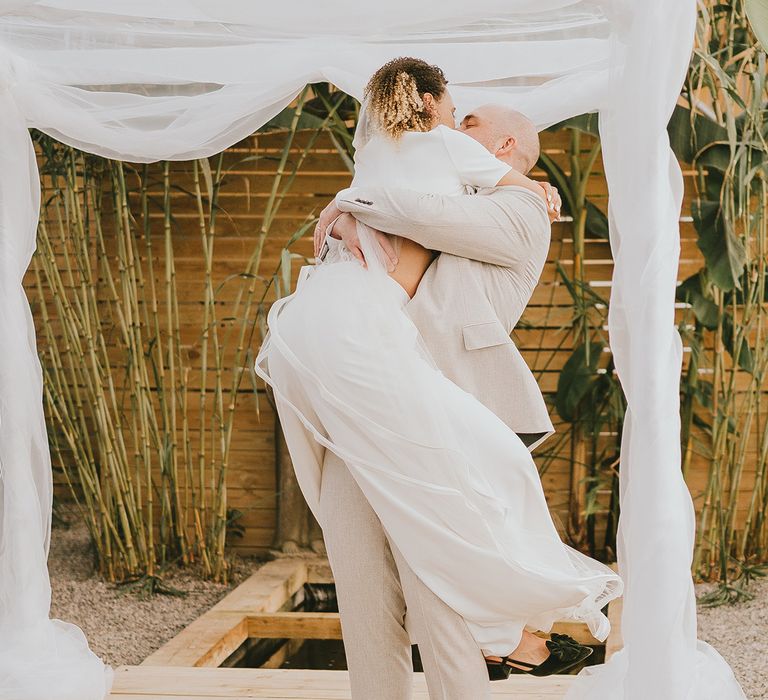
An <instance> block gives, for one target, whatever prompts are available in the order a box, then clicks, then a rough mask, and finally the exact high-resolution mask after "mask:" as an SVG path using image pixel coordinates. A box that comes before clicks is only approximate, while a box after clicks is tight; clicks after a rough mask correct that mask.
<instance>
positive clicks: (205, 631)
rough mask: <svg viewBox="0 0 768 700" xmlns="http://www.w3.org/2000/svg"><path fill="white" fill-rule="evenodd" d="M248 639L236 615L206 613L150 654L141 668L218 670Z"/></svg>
mask: <svg viewBox="0 0 768 700" xmlns="http://www.w3.org/2000/svg"><path fill="white" fill-rule="evenodd" d="M246 639H248V623H247V621H246V619H245V618H244V617H243V616H242V614H240V613H226V612H225V613H210V612H209V613H206V614H205V615H203V616H202V617H199V618H197V620H195V621H194V622H192V623H191V624H189V625H188V626H187V627H185V628H184V629H183V630H182V631H181V632H179V634H177V635H176V636H175V637H174V638H173V639H171V640H170V641H169V642H168V643H166V644H164V645H163V646H162V647H160V648H159V649H158V650H157V651H155V652H154V653H152V654H150V655H149V656H148V657H147V658H146V659H144V661H142V662H141V665H142V666H219V665H220V664H221V663H222V662H223V661H224V659H226V658H227V657H228V656H229V655H230V654H231V653H232V652H233V651H234V650H235V649H237V648H238V647H239V646H240V645H241V644H242V643H243V642H244V641H245V640H246Z"/></svg>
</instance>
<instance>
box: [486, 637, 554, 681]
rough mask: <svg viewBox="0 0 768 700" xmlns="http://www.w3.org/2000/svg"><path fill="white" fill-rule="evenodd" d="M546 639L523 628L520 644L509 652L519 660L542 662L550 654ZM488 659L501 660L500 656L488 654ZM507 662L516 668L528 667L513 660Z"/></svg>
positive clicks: (534, 662) (525, 669)
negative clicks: (512, 661) (514, 662)
mask: <svg viewBox="0 0 768 700" xmlns="http://www.w3.org/2000/svg"><path fill="white" fill-rule="evenodd" d="M546 641H547V640H546V639H542V638H541V637H537V636H536V635H535V634H533V633H532V632H529V631H528V630H523V636H522V638H521V639H520V644H518V645H517V647H516V648H515V650H514V651H513V652H511V653H510V654H509V656H511V657H512V658H513V659H517V660H518V661H527V662H528V663H531V664H536V665H538V664H540V663H542V662H544V661H545V660H546V658H547V657H548V656H549V649H548V648H547V645H546ZM485 658H486V659H488V660H489V661H501V657H500V656H486V657H485ZM507 663H508V664H509V665H510V666H515V667H516V668H520V669H522V670H524V671H527V670H528V668H527V667H523V666H518V665H517V664H513V663H511V661H507Z"/></svg>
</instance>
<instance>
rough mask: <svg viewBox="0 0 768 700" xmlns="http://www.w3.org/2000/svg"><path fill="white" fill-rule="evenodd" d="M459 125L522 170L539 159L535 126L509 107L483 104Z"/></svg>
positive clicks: (524, 170) (525, 169)
mask: <svg viewBox="0 0 768 700" xmlns="http://www.w3.org/2000/svg"><path fill="white" fill-rule="evenodd" d="M459 129H460V130H461V131H464V132H465V133H467V134H469V135H470V136H471V137H472V138H474V139H475V140H476V141H478V142H480V143H481V144H483V146H485V147H486V148H487V149H488V150H489V151H490V152H491V153H493V154H494V155H495V156H496V157H497V158H499V159H501V160H503V161H505V162H507V163H509V164H510V165H511V166H512V167H513V168H514V169H515V170H518V171H519V172H521V173H527V172H528V171H530V170H531V168H533V166H534V165H536V161H537V160H538V159H539V133H538V131H537V130H536V126H535V125H534V123H533V122H532V121H531V120H530V119H528V117H526V116H525V115H524V114H521V113H520V112H518V111H516V110H514V109H510V108H509V107H503V106H502V105H493V104H489V105H481V106H480V107H477V108H476V109H473V110H472V111H471V112H470V113H469V114H468V115H467V116H466V117H464V119H462V121H461V126H460V127H459Z"/></svg>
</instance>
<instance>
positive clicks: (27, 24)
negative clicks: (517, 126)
mask: <svg viewBox="0 0 768 700" xmlns="http://www.w3.org/2000/svg"><path fill="white" fill-rule="evenodd" d="M694 19H695V2H694V0H677V2H674V3H670V2H665V1H664V0H643V2H632V1H631V0H475V2H473V3H466V2H464V0H441V1H440V2H439V3H438V2H434V3H433V2H429V3H426V2H425V3H414V2H412V0H390V2H388V3H379V4H375V5H370V4H363V3H360V2H351V0H333V1H330V2H325V3H317V2H314V1H312V2H310V0H289V1H288V2H283V3H271V4H268V5H265V4H264V3H252V2H248V1H247V0H217V2H215V3H214V2H209V1H208V0H110V2H108V3H107V2H103V0H47V1H46V0H40V1H37V2H36V1H34V0H10V1H9V0H6V1H5V2H3V3H2V4H0V113H2V121H1V122H0V507H1V508H2V510H1V511H0V697H1V698H3V699H6V698H13V699H14V700H43V698H44V699H45V700H97V699H98V698H100V697H102V696H103V695H104V694H105V692H106V689H107V688H108V686H109V683H110V679H111V676H110V673H109V669H105V668H104V666H103V665H102V664H101V662H100V661H99V660H98V659H97V658H96V657H95V656H94V655H93V654H92V653H90V651H89V650H88V648H87V644H86V642H85V640H84V638H83V636H82V633H80V632H79V630H77V628H74V627H72V626H68V625H66V624H64V623H60V622H58V621H49V620H48V612H49V604H50V588H49V585H48V578H47V570H46V567H45V559H46V553H47V547H48V536H49V530H50V505H51V476H50V456H49V453H48V446H47V437H46V429H45V424H44V420H43V408H42V383H41V372H40V365H39V361H38V359H37V355H36V350H35V338H34V327H33V323H32V318H31V315H30V311H29V306H28V303H27V301H26V299H25V297H24V294H23V290H22V287H21V280H22V277H23V274H24V271H25V270H26V268H27V266H28V264H29V259H30V255H31V254H32V251H33V250H34V245H35V225H36V220H37V213H38V212H37V209H38V194H37V189H38V182H37V177H38V176H37V168H36V164H35V161H34V157H33V153H32V149H31V143H30V140H29V136H28V134H27V131H26V129H27V127H36V128H38V129H40V130H42V131H44V132H46V133H48V134H50V135H52V136H54V137H56V138H58V139H60V140H61V141H64V142H65V143H68V144H71V145H73V146H76V147H78V148H82V149H84V150H86V151H90V152H92V153H96V154H100V155H103V156H108V157H114V158H122V159H126V160H131V161H139V162H148V161H154V160H158V159H190V158H198V157H205V156H209V155H212V154H214V153H216V152H218V151H221V150H222V149H224V148H226V147H227V146H229V145H231V144H233V143H234V142H236V141H238V140H239V139H241V138H243V137H245V136H247V135H248V134H249V133H251V132H252V131H253V130H255V129H256V128H257V127H259V126H260V125H261V124H263V123H264V122H265V121H267V120H268V119H269V118H270V117H272V116H274V115H275V114H277V113H278V112H279V111H280V109H282V108H283V107H284V106H285V105H287V104H288V103H289V102H290V101H291V100H292V99H293V98H294V97H295V96H296V95H297V94H298V92H299V91H300V90H301V89H302V87H303V86H304V85H305V84H306V83H308V82H319V81H330V82H332V83H334V84H335V85H337V86H338V87H340V88H341V89H343V90H345V91H347V92H349V93H350V94H352V95H355V96H356V97H360V96H361V93H362V88H363V86H364V84H365V82H366V80H367V78H368V77H369V75H370V74H371V73H372V72H373V71H374V70H375V69H376V68H377V67H378V66H379V65H381V64H382V63H383V62H384V61H386V60H388V59H389V58H391V57H393V56H397V55H413V56H419V57H422V58H425V59H427V60H430V61H432V62H434V63H437V64H439V65H440V66H441V67H442V68H443V69H444V70H445V72H446V74H447V76H448V78H449V80H450V81H451V83H452V88H451V90H452V94H453V95H454V99H455V100H456V103H457V106H458V108H459V111H461V110H462V109H469V108H471V107H473V106H476V105H478V104H480V103H483V102H500V103H505V104H509V105H511V106H514V107H516V108H518V109H520V110H522V111H524V112H526V113H528V114H529V115H530V116H531V117H532V118H533V119H534V120H535V121H536V122H537V124H538V125H539V126H540V127H541V128H543V127H546V126H548V125H550V124H552V123H555V122H557V121H560V120H561V119H563V118H566V117H569V116H572V115H575V114H580V113H583V112H586V111H594V110H600V111H601V120H600V129H601V136H602V139H603V144H604V160H605V167H606V172H607V175H608V184H609V190H610V195H611V204H610V221H611V245H612V249H613V252H614V257H615V259H616V267H615V273H614V278H613V287H612V295H611V315H610V318H609V326H610V340H611V346H612V349H613V352H614V355H615V358H616V365H617V368H618V371H619V376H620V378H621V381H622V385H623V387H624V389H625V391H626V393H627V398H628V403H629V413H628V415H627V423H626V428H625V434H624V443H623V445H622V463H621V494H622V516H621V522H620V533H619V535H620V537H619V552H618V555H619V565H620V573H621V575H622V576H623V577H624V579H625V582H626V583H627V589H626V593H625V605H624V614H623V635H624V643H625V648H624V650H623V651H622V652H620V653H619V654H616V655H615V656H614V657H613V658H612V659H611V661H610V662H609V663H608V664H605V665H604V666H598V667H594V668H593V669H589V670H585V671H583V672H582V673H581V674H580V676H579V677H578V678H577V681H576V683H575V684H574V685H573V687H572V688H571V690H570V691H569V693H568V695H567V697H568V698H569V699H571V700H574V699H576V698H595V699H597V698H600V699H605V700H608V699H610V700H616V699H619V698H626V699H630V698H631V699H632V700H647V698H654V699H656V698H658V699H660V700H661V699H664V698H669V700H681V699H682V698H686V699H688V698H689V699H690V700H693V699H694V698H695V699H696V700H699V699H706V698H711V699H712V700H714V699H715V698H717V700H731V699H737V698H743V697H744V695H743V693H742V691H741V689H740V687H739V686H738V684H737V683H736V681H735V679H734V678H733V675H732V673H731V671H730V669H729V668H728V666H727V665H726V664H725V662H724V661H723V660H722V658H721V657H720V656H719V655H718V654H717V652H715V651H714V649H712V648H711V647H709V646H708V645H704V644H703V643H700V642H697V640H696V625H695V606H694V597H693V586H692V581H691V576H690V561H691V555H692V546H693V528H694V522H693V518H692V504H691V499H690V495H689V493H688V491H687V489H686V488H685V484H684V483H683V481H682V478H681V475H680V454H679V441H678V433H679V416H678V393H677V392H678V377H679V372H680V357H681V352H680V338H679V336H678V334H677V331H676V329H675V327H674V315H673V308H674V306H673V305H674V287H675V281H676V275H677V260H678V252H679V244H678V224H677V219H678V216H679V208H680V196H681V179H680V171H679V168H678V166H677V164H676V162H675V160H674V158H673V157H672V154H671V152H670V150H669V147H668V143H667V140H666V132H665V124H666V121H667V119H668V117H669V114H670V113H671V110H672V107H673V105H674V102H675V99H676V96H677V94H678V91H679V88H680V84H681V82H682V78H683V73H684V70H685V66H686V64H687V61H688V56H689V53H690V49H691V43H692V34H693V22H694Z"/></svg>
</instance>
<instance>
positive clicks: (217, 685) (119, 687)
mask: <svg viewBox="0 0 768 700" xmlns="http://www.w3.org/2000/svg"><path fill="white" fill-rule="evenodd" d="M572 682H573V676H546V677H542V678H537V677H535V676H519V677H518V676H514V677H511V678H509V679H508V680H507V681H505V682H504V683H491V686H490V687H491V696H492V697H493V698H508V699H509V700H512V698H526V699H529V698H530V700H550V699H551V698H562V697H563V696H564V695H565V693H566V691H567V689H568V687H569V686H570V684H571V683H572ZM413 685H414V687H413V691H414V694H413V699H414V700H428V695H427V688H426V679H425V678H424V674H423V673H415V674H414V677H413ZM110 697H111V698H114V699H115V700H136V699H137V698H141V700H162V699H163V698H189V699H190V700H191V699H192V698H196V699H197V700H209V699H213V698H270V699H271V700H278V699H282V698H295V699H300V698H303V699H306V700H349V699H350V698H351V695H350V690H349V672H348V671H311V670H300V669H244V668H221V669H218V668H178V667H172V668H163V667H150V666H136V667H126V666H120V667H118V668H116V669H115V682H114V686H113V688H112V694H111V696H110Z"/></svg>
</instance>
